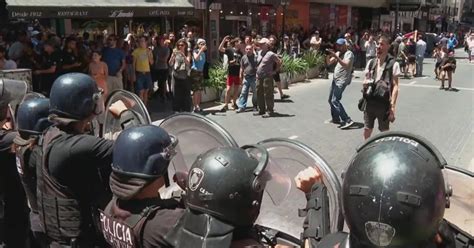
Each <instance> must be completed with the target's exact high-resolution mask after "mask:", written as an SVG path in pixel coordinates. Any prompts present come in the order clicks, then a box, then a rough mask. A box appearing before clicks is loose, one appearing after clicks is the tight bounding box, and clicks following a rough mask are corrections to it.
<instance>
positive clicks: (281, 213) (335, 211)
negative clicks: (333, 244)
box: [257, 138, 344, 240]
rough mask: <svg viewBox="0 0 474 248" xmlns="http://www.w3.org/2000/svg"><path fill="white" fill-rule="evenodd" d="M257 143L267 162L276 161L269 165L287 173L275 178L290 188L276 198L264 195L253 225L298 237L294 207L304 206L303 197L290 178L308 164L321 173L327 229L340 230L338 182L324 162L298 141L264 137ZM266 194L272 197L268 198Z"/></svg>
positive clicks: (298, 221)
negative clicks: (325, 192) (265, 152)
mask: <svg viewBox="0 0 474 248" xmlns="http://www.w3.org/2000/svg"><path fill="white" fill-rule="evenodd" d="M258 144H259V145H261V146H263V147H265V148H266V149H267V151H268V153H269V155H270V163H272V164H277V166H273V167H279V168H280V169H281V170H283V171H284V173H285V174H286V175H287V176H286V177H284V178H283V177H281V178H280V179H277V180H280V181H281V180H289V182H288V183H290V184H291V187H290V189H289V192H281V193H280V195H279V196H278V195H277V196H276V197H275V196H274V195H275V194H274V193H272V192H270V193H271V194H264V197H263V203H262V207H261V209H260V215H259V217H258V219H257V224H258V225H260V226H263V227H267V228H271V229H273V230H277V231H279V232H281V233H283V234H286V235H289V236H291V237H293V238H294V239H296V240H299V238H300V234H301V232H302V231H303V222H304V217H299V216H298V209H303V208H305V207H306V197H305V194H304V193H303V192H301V191H300V190H298V189H297V188H296V184H295V182H294V178H295V176H296V175H297V174H298V172H300V171H302V170H304V169H306V168H308V167H316V168H318V169H319V171H320V172H321V173H322V178H323V183H324V185H326V187H327V189H328V195H329V209H330V211H329V213H327V214H329V219H330V228H331V230H330V231H331V232H337V231H340V230H342V228H343V223H344V222H343V221H344V220H343V217H342V210H341V206H340V201H339V198H338V197H339V193H340V192H341V185H340V183H339V180H338V178H337V176H336V174H335V172H334V171H333V170H332V168H331V167H330V166H329V165H328V164H327V163H326V161H324V159H322V158H321V156H320V155H319V154H318V153H317V152H315V151H314V150H312V149H311V148H310V147H309V146H307V145H305V144H303V143H301V142H299V141H295V140H290V139H283V138H275V139H268V140H264V141H262V142H260V143H258ZM270 195H273V196H271V197H270ZM275 198H276V200H277V201H275ZM282 199H283V200H282ZM275 203H278V204H275Z"/></svg>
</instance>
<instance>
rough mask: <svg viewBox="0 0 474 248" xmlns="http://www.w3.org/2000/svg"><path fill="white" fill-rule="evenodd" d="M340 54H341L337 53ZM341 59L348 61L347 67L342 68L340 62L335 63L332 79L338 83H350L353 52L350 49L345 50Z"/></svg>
mask: <svg viewBox="0 0 474 248" xmlns="http://www.w3.org/2000/svg"><path fill="white" fill-rule="evenodd" d="M339 56H341V55H339ZM342 60H344V61H346V62H349V68H347V69H346V68H344V67H343V66H342V65H341V64H340V63H337V65H336V67H335V68H334V74H333V76H334V81H335V83H336V84H338V85H343V84H350V83H351V80H352V65H353V63H354V53H353V52H352V51H350V50H347V51H346V52H345V53H344V55H343V58H342Z"/></svg>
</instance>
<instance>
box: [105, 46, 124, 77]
mask: <svg viewBox="0 0 474 248" xmlns="http://www.w3.org/2000/svg"><path fill="white" fill-rule="evenodd" d="M124 59H125V52H124V51H123V50H122V49H120V48H110V47H105V48H104V49H103V50H102V60H103V61H104V62H105V63H106V64H107V67H108V68H109V76H116V75H117V73H118V72H119V70H120V68H121V67H122V61H123V60H124Z"/></svg>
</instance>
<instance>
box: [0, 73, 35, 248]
mask: <svg viewBox="0 0 474 248" xmlns="http://www.w3.org/2000/svg"><path fill="white" fill-rule="evenodd" d="M25 93H26V83H25V82H22V81H16V80H8V79H0V128H1V130H0V161H1V162H0V247H3V246H5V245H6V246H7V247H26V240H27V237H28V229H29V228H28V205H27V202H26V196H25V192H24V190H23V187H22V185H21V182H20V178H19V176H18V173H17V171H16V166H15V164H16V163H15V154H14V153H13V150H12V147H11V146H12V144H13V139H14V138H15V136H16V132H14V131H13V128H14V125H13V123H14V116H13V112H12V111H11V109H10V105H14V104H13V102H20V101H21V99H22V97H23V95H24V94H25Z"/></svg>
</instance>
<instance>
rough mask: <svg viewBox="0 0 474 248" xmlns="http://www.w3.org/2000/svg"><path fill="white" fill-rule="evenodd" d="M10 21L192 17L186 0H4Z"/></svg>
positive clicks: (189, 5) (192, 13)
mask: <svg viewBox="0 0 474 248" xmlns="http://www.w3.org/2000/svg"><path fill="white" fill-rule="evenodd" d="M6 2H7V10H8V12H9V16H10V17H11V18H133V17H159V16H192V15H194V7H193V5H192V4H191V3H190V1H189V0H6Z"/></svg>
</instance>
